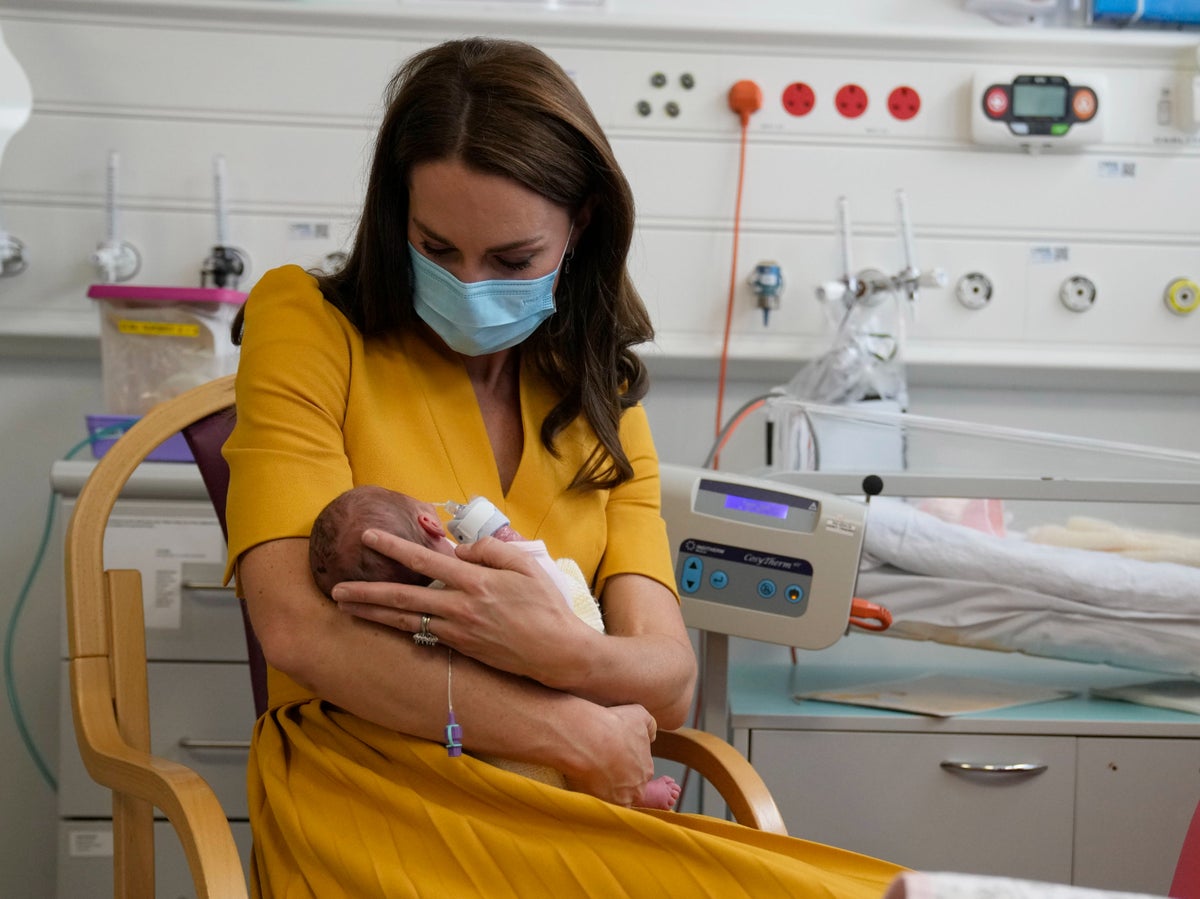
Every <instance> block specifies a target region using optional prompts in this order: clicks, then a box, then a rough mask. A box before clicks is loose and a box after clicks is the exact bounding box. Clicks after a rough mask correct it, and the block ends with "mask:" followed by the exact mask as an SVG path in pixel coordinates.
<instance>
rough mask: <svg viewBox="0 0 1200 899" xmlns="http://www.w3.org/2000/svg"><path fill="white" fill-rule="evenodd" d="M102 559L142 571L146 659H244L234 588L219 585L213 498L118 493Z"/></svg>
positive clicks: (221, 560)
mask: <svg viewBox="0 0 1200 899" xmlns="http://www.w3.org/2000/svg"><path fill="white" fill-rule="evenodd" d="M73 509H74V502H73V501H72V500H66V499H64V500H63V501H62V511H63V514H62V515H61V516H60V519H61V522H62V524H61V527H62V528H64V529H65V527H66V524H65V522H66V521H67V520H68V519H69V518H70V515H71V512H72V511H73ZM63 534H65V530H64V531H63ZM104 564H105V566H106V567H108V568H132V569H135V570H137V571H139V572H141V575H142V602H143V606H144V608H145V614H146V657H147V658H148V659H151V660H158V659H161V660H168V661H172V660H176V659H179V660H193V659H194V660H197V661H210V662H244V661H246V630H245V626H244V625H243V623H242V612H241V607H240V605H239V603H238V601H237V598H236V596H235V595H234V592H233V590H232V589H231V588H226V587H223V586H221V578H222V577H223V575H224V573H225V538H224V537H223V536H222V534H221V527H220V525H219V524H218V523H217V519H216V516H215V514H214V513H213V510H212V506H211V505H210V504H209V503H207V502H204V503H196V502H190V501H182V500H180V501H175V502H171V503H164V502H161V501H160V502H151V501H130V500H121V501H118V502H117V504H116V506H115V507H114V509H113V514H112V516H111V517H110V519H109V526H108V530H107V531H106V532H105V538H104ZM67 654H68V653H67V634H66V628H65V627H64V628H63V632H62V655H63V657H64V658H65V657H66V656H67Z"/></svg>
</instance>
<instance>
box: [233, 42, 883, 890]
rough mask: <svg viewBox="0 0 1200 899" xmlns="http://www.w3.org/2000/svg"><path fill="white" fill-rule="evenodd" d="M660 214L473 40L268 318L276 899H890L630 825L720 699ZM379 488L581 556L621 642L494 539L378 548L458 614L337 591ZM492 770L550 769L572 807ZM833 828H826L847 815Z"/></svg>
mask: <svg viewBox="0 0 1200 899" xmlns="http://www.w3.org/2000/svg"><path fill="white" fill-rule="evenodd" d="M632 234H633V203H632V198H631V196H630V192H629V188H628V185H627V183H626V181H625V178H624V176H623V175H622V173H621V171H620V168H619V167H618V165H617V163H616V161H615V159H614V157H613V154H612V151H611V149H610V147H609V145H608V143H607V141H606V139H605V138H604V135H603V133H602V131H601V129H600V127H599V126H598V124H597V123H596V121H595V119H594V118H593V116H592V114H591V112H590V110H589V109H588V107H587V104H586V102H585V101H584V100H583V98H582V96H581V95H580V94H579V92H578V90H577V89H576V88H575V86H574V85H573V83H572V82H571V80H570V78H569V77H567V76H566V74H565V73H564V72H563V71H562V69H561V68H559V67H558V66H557V65H556V64H555V63H554V62H552V61H551V60H550V59H549V58H548V57H546V56H545V54H543V53H541V52H540V51H538V50H536V49H534V48H532V47H529V46H528V45H525V44H518V43H511V42H503V41H492V40H480V39H474V40H464V41H455V42H450V43H447V44H443V45H440V46H437V47H433V48H431V49H429V50H426V51H424V52H422V53H419V54H417V55H416V56H415V57H413V59H411V60H410V61H409V62H408V63H407V64H406V65H405V66H404V67H403V68H402V69H401V70H400V72H399V73H398V74H397V76H396V77H395V79H393V82H392V84H391V86H390V90H389V106H388V109H387V112H386V115H385V118H384V121H383V124H382V126H381V129H380V133H379V137H378V142H377V145H376V150H375V156H374V161H373V163H372V169H371V175H370V180H369V184H368V187H367V195H366V202H365V206H364V210H363V214H362V219H361V222H360V224H359V228H358V233H357V236H356V239H355V243H354V246H353V248H352V251H351V253H350V255H349V257H348V259H347V261H346V263H345V265H344V267H343V268H342V269H341V270H340V271H338V272H336V273H333V274H329V275H312V274H309V273H307V272H305V271H303V270H301V269H299V268H296V267H284V268H280V269H276V270H274V271H272V272H268V273H267V274H266V275H264V276H263V277H262V279H261V280H260V281H259V283H258V284H257V285H256V286H255V288H254V290H253V291H252V292H251V295H250V297H249V299H248V300H247V302H246V305H245V309H244V313H245V314H244V320H243V321H242V322H241V326H242V355H241V363H240V367H239V370H238V379H237V406H238V423H237V428H236V430H235V431H234V434H233V436H232V437H231V439H230V441H229V443H228V445H227V446H226V450H225V454H226V458H227V459H228V461H229V464H230V470H231V482H230V490H229V500H228V510H227V511H228V520H229V532H230V533H229V536H230V558H231V560H233V561H232V562H231V568H233V569H234V570H235V571H236V575H237V581H238V585H239V589H240V590H241V593H242V595H243V596H244V597H245V598H246V601H247V605H248V609H249V611H250V615H251V618H252V621H253V624H254V627H255V631H256V632H257V635H258V637H259V639H260V641H261V643H262V645H263V649H264V652H265V655H266V658H267V661H268V663H269V666H270V672H269V692H270V703H269V705H270V709H269V711H268V712H267V713H266V714H264V715H263V716H262V718H261V719H260V720H259V721H258V723H257V725H256V728H255V732H254V736H253V743H252V751H251V759H250V766H249V775H248V779H249V792H250V816H251V826H252V830H253V833H254V864H253V870H252V886H253V889H254V891H255V893H256V894H257V895H260V896H264V897H275V896H286V897H304V896H314V897H321V899H326V897H336V896H347V897H354V899H363V897H375V896H378V897H388V899H394V897H399V896H426V897H463V896H487V897H493V896H494V897H509V896H511V897H530V896H556V897H561V896H596V897H600V896H603V897H612V896H654V897H660V896H663V895H672V896H719V897H723V899H724V897H734V896H756V897H757V896H783V895H787V896H807V895H834V896H863V897H868V896H872V897H873V896H880V895H881V894H882V893H883V891H884V889H885V887H886V885H887V884H888V882H889V881H890V880H891V879H892V878H893V876H894V875H895V874H896V872H897V870H898V869H897V868H896V867H895V866H894V865H890V864H887V863H885V862H880V861H877V860H874V859H870V858H867V857H864V856H860V855H856V854H854V853H851V852H845V851H842V850H839V849H833V848H831V847H826V846H821V845H819V844H813V843H807V842H804V841H801V840H795V839H790V838H786V837H778V836H773V835H768V834H762V833H759V832H757V831H753V830H750V829H747V828H743V827H740V826H738V825H735V824H731V823H728V822H724V821H717V820H713V819H705V818H702V817H700V816H692V815H680V814H676V813H668V812H658V813H656V812H647V811H644V810H635V809H631V808H630V807H629V806H630V804H631V803H632V801H633V800H634V798H635V797H636V796H637V795H638V794H639V792H640V790H641V788H642V787H643V786H644V785H645V783H646V782H647V781H648V780H649V779H650V778H651V777H652V776H653V767H652V762H651V757H650V744H651V742H652V741H653V739H654V735H655V732H656V729H657V728H658V727H667V728H673V727H677V726H679V725H681V724H683V723H684V719H685V716H686V714H687V710H688V708H689V705H690V701H691V696H692V691H693V688H694V685H695V677H696V667H695V660H694V658H693V654H692V649H691V643H690V641H689V640H688V636H687V632H686V629H685V627H684V624H683V621H682V618H681V616H680V613H679V606H678V598H677V596H676V595H675V592H674V587H673V583H674V577H673V572H672V568H671V557H670V552H669V548H668V545H667V538H666V530H665V526H664V524H663V521H662V518H661V516H660V514H659V482H658V472H657V457H656V455H655V451H654V446H653V443H652V441H651V437H650V431H649V427H648V425H647V421H646V416H645V413H644V410H643V409H642V407H641V405H640V404H639V401H640V400H641V399H642V397H643V396H644V394H645V392H646V386H647V380H646V373H645V370H644V368H643V365H642V363H641V362H640V360H639V359H638V358H637V356H636V355H635V354H634V353H633V351H632V347H633V346H635V345H636V344H639V343H642V342H645V341H647V340H649V339H650V338H651V337H652V336H653V331H652V329H651V326H650V322H649V317H648V315H647V313H646V310H645V308H644V306H643V305H642V302H641V300H640V298H639V297H638V295H637V293H636V291H635V290H634V288H633V286H632V283H631V281H630V279H629V276H628V273H627V270H626V256H627V253H628V250H629V245H630V241H631V239H632ZM366 483H375V484H381V485H384V486H386V487H389V488H391V489H394V490H398V491H403V492H407V493H413V494H419V495H422V496H429V497H437V498H438V499H453V500H456V501H459V502H463V501H466V500H467V499H469V498H470V497H472V496H475V495H484V496H488V497H490V498H492V499H493V500H494V501H495V502H496V503H497V505H499V506H500V507H501V509H502V511H503V512H505V514H506V515H507V516H508V517H509V519H510V520H511V522H512V524H513V526H514V527H515V528H516V529H517V530H518V531H520V532H522V533H523V534H525V535H526V536H527V537H529V538H531V539H540V540H544V541H545V542H546V544H547V547H548V548H549V550H550V552H551V553H552V554H553V555H555V556H570V557H571V558H573V559H574V560H575V561H576V562H577V563H578V564H579V566H580V568H581V569H582V571H583V572H584V574H585V576H586V577H587V578H588V579H589V580H590V581H591V584H592V586H593V588H594V593H595V595H596V596H597V597H598V598H599V600H600V603H601V606H602V609H603V612H604V618H605V625H606V631H607V633H606V634H600V633H598V632H596V631H595V630H593V629H592V628H590V627H588V626H587V625H586V624H584V623H583V622H581V621H580V620H578V619H577V618H576V617H575V616H574V615H573V614H572V613H571V611H570V610H569V609H567V608H566V607H565V606H564V604H563V603H562V600H561V598H560V597H559V595H558V593H557V591H556V589H555V587H554V586H553V583H552V582H551V581H550V579H549V577H548V576H547V575H546V574H545V573H544V572H543V571H541V569H540V568H539V566H538V565H537V564H536V562H533V561H531V560H529V559H528V558H527V557H526V556H525V555H524V554H523V553H521V552H520V551H519V550H518V549H515V548H513V547H512V546H510V545H508V544H504V543H501V542H499V541H495V540H483V541H480V542H479V543H477V544H473V545H471V546H465V547H460V548H459V550H458V553H457V557H456V558H454V557H448V556H445V555H441V554H439V553H435V552H431V551H429V550H427V549H425V548H424V547H419V546H416V545H415V544H411V543H408V542H406V541H402V540H398V539H395V538H389V537H388V535H385V534H380V533H378V532H374V531H368V532H366V533H365V534H364V536H363V539H364V542H366V543H368V545H372V546H374V547H375V548H376V549H379V550H380V551H381V552H384V553H386V554H388V555H391V556H393V557H394V558H396V559H397V560H399V561H401V562H403V563H404V564H406V565H408V566H409V567H411V568H413V569H416V570H418V571H421V572H422V573H424V574H427V575H429V576H431V577H433V578H436V579H438V580H439V581H441V582H442V583H443V584H444V587H443V588H442V589H431V588H428V587H416V586H406V585H399V584H386V583H345V584H341V585H339V586H338V587H337V588H335V591H334V598H335V599H336V600H337V603H336V604H335V603H330V602H329V601H328V599H327V598H326V597H325V596H324V595H323V594H322V593H321V592H320V591H319V590H318V588H317V587H316V585H315V584H314V582H313V579H312V576H311V574H310V572H309V566H308V548H307V536H308V534H309V531H310V529H311V527H312V523H313V520H314V519H315V517H316V515H317V514H318V512H320V510H321V508H322V507H323V506H324V505H325V504H326V503H327V502H328V501H329V500H330V499H332V498H333V497H334V496H336V495H338V494H340V493H342V492H343V491H344V490H346V489H348V488H350V487H352V486H355V485H358V484H366ZM451 708H452V709H453V713H454V721H455V724H456V725H457V728H456V729H453V730H452V731H451V733H452V735H453V736H454V737H455V738H456V739H451V740H449V742H450V743H455V742H457V739H458V738H460V739H461V743H462V744H463V745H464V746H465V747H466V748H467V749H468V750H470V751H472V752H480V753H486V754H488V755H493V756H501V757H504V758H510V759H515V760H518V761H526V762H530V763H536V764H543V765H549V766H551V767H553V768H556V769H557V770H559V771H561V772H562V773H563V774H564V776H565V777H566V780H567V782H568V784H569V785H570V787H571V788H572V791H570V792H569V791H565V790H561V789H558V788H556V787H552V786H547V785H544V784H540V783H537V782H534V781H530V780H528V779H526V778H523V777H520V776H519V775H515V774H512V773H509V772H505V771H501V770H499V769H497V768H494V767H492V766H490V765H487V764H486V763H483V762H480V761H478V760H476V759H473V758H471V757H470V756H469V755H461V756H456V755H454V754H453V751H450V752H448V750H447V747H446V745H444V744H446V743H447V742H448V741H447V731H448V722H449V713H450V709H451ZM813 814H820V810H819V809H814V810H813Z"/></svg>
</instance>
